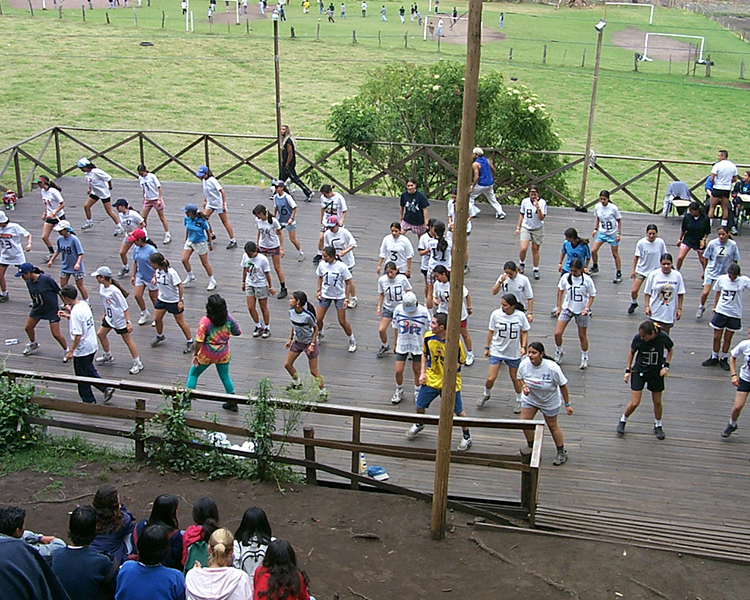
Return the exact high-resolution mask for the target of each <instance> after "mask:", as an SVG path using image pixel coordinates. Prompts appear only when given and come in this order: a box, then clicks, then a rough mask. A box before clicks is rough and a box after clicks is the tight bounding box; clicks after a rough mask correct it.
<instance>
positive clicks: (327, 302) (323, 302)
mask: <svg viewBox="0 0 750 600" xmlns="http://www.w3.org/2000/svg"><path fill="white" fill-rule="evenodd" d="M344 300H345V298H336V299H334V298H321V299H320V300H318V306H320V307H321V308H328V307H329V306H331V303H333V305H334V306H335V307H336V310H341V309H342V308H344Z"/></svg>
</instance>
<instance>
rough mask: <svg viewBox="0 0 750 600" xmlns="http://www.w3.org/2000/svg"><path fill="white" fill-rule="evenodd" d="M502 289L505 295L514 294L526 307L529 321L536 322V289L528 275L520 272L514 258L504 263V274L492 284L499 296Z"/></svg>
mask: <svg viewBox="0 0 750 600" xmlns="http://www.w3.org/2000/svg"><path fill="white" fill-rule="evenodd" d="M501 291H502V292H503V295H505V294H513V295H514V296H515V297H516V300H518V301H519V302H520V303H521V304H523V305H524V307H525V308H526V318H527V319H528V321H529V323H533V322H534V314H533V311H534V290H533V289H532V288H531V281H529V278H528V277H526V275H524V274H523V273H519V272H518V265H516V263H514V262H513V261H512V260H509V261H507V262H506V263H505V264H504V265H503V274H502V275H500V277H498V278H497V281H496V282H495V285H493V286H492V295H493V296H497V295H498V294H499V293H500V292H501Z"/></svg>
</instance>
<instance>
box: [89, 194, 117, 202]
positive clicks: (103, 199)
mask: <svg viewBox="0 0 750 600" xmlns="http://www.w3.org/2000/svg"><path fill="white" fill-rule="evenodd" d="M89 198H91V199H92V200H94V201H96V200H101V201H102V204H109V203H110V202H111V201H112V197H111V196H110V197H108V198H100V197H99V196H97V195H96V194H89Z"/></svg>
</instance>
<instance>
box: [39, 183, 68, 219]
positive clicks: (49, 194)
mask: <svg viewBox="0 0 750 600" xmlns="http://www.w3.org/2000/svg"><path fill="white" fill-rule="evenodd" d="M63 202H65V200H63V197H62V194H61V193H60V190H56V189H55V188H53V187H51V188H49V189H48V190H42V204H44V212H45V217H47V218H52V217H53V216H55V211H56V210H57V209H59V208H60V205H61V204H63ZM61 212H62V211H61Z"/></svg>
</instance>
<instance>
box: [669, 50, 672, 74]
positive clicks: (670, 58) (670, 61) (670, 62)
mask: <svg viewBox="0 0 750 600" xmlns="http://www.w3.org/2000/svg"><path fill="white" fill-rule="evenodd" d="M669 74H670V75H671V74H672V55H671V54H670V55H669Z"/></svg>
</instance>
